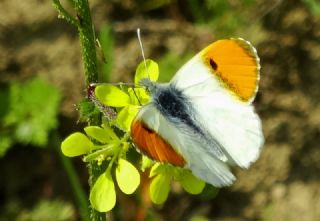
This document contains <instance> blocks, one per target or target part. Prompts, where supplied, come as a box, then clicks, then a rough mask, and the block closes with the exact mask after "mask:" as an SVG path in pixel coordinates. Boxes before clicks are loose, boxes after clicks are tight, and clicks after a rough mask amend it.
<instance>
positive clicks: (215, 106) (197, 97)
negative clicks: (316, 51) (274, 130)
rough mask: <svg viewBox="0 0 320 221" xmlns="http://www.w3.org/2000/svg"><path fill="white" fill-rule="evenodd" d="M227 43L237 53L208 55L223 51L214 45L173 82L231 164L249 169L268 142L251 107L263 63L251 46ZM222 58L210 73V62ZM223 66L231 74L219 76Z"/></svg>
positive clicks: (189, 63) (198, 56)
mask: <svg viewBox="0 0 320 221" xmlns="http://www.w3.org/2000/svg"><path fill="white" fill-rule="evenodd" d="M224 41H226V42H227V44H229V43H230V44H231V46H230V47H231V48H232V47H235V48H236V49H234V50H235V53H234V54H232V53H230V55H229V57H226V56H225V55H224V54H223V53H224V51H222V52H220V54H219V53H218V54H217V52H214V53H216V54H214V53H213V52H208V53H207V52H205V51H206V50H215V49H217V50H221V48H219V47H220V46H218V47H216V46H215V45H214V44H215V43H214V44H213V46H212V47H213V48H212V49H210V48H209V47H210V46H209V47H208V48H209V49H208V48H206V49H204V50H203V51H201V52H200V53H199V54H197V55H196V56H195V57H193V58H192V59H191V60H190V61H189V62H188V63H186V64H185V65H184V66H183V67H182V68H181V69H180V70H179V71H178V72H177V74H176V75H175V76H174V78H173V79H172V80H171V82H170V83H171V84H173V85H175V86H176V87H177V88H178V89H180V90H181V91H183V93H184V95H186V96H187V97H188V99H190V101H191V103H192V105H193V107H194V109H195V111H196V114H195V115H196V116H197V117H198V119H197V121H199V122H200V125H202V126H203V128H205V129H206V130H208V131H209V132H210V134H211V135H212V136H213V137H214V138H215V139H216V140H217V141H218V142H219V143H220V144H221V146H222V147H223V149H224V151H225V154H226V155H228V156H229V157H228V158H229V162H230V163H232V164H234V163H235V164H237V165H239V166H240V167H243V168H248V167H249V166H250V164H251V163H252V162H254V161H255V160H256V159H257V158H258V156H259V153H260V151H261V148H262V145H263V143H264V137H263V133H262V127H261V121H260V118H259V117H258V116H257V114H256V113H255V111H254V108H253V106H252V105H251V102H252V100H253V98H254V96H255V93H256V90H257V87H258V86H257V83H258V80H259V73H258V71H259V68H260V66H259V63H258V62H259V60H258V58H257V55H256V52H255V50H254V49H253V48H252V46H251V45H250V44H249V43H247V42H245V41H243V40H240V43H238V42H237V41H238V40H237V41H236V43H234V42H233V40H224ZM229 41H231V42H229ZM223 43H225V42H223ZM237 47H239V48H237ZM205 53H207V54H205ZM210 53H211V54H210ZM212 54H214V56H213V55H212ZM221 54H222V55H221ZM206 56H209V57H208V58H207V57H206ZM210 56H213V57H210ZM219 56H221V57H222V58H223V59H222V61H221V62H222V64H221V62H220V63H219V62H218V63H217V64H215V65H216V66H217V69H216V70H210V68H211V67H210V65H208V64H207V63H206V60H208V59H209V60H210V62H211V59H214V61H219V59H220V57H219ZM228 60H231V61H230V62H229V61H228ZM234 64H236V65H234ZM219 67H220V68H221V72H223V71H225V70H227V71H230V72H229V73H224V72H223V73H218V72H219V70H220V69H219ZM237 70H238V72H237ZM223 74H225V76H222V75H223ZM228 74H229V75H228ZM228 77H229V78H230V81H229V79H227V78H228ZM241 85H243V88H242V87H241ZM241 96H242V97H241ZM206 148H210V147H209V146H207V147H206Z"/></svg>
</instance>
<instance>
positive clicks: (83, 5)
mask: <svg viewBox="0 0 320 221" xmlns="http://www.w3.org/2000/svg"><path fill="white" fill-rule="evenodd" d="M52 2H53V5H54V7H55V8H56V9H57V11H58V12H59V15H60V16H61V17H62V18H64V19H65V20H67V21H68V22H70V23H71V24H73V25H75V26H76V27H77V28H78V31H79V37H80V44H81V52H82V60H83V64H84V74H85V79H86V84H87V86H88V85H89V84H90V83H94V82H98V67H97V55H96V45H95V35H94V30H93V25H92V19H91V14H90V8H89V3H88V0H69V2H70V3H71V5H72V7H73V8H74V10H75V12H76V17H77V18H74V17H72V16H71V15H70V14H69V13H68V12H67V11H66V10H65V9H64V8H63V6H62V5H61V3H60V1H59V0H52ZM93 123H94V124H95V125H99V124H100V123H101V122H93ZM104 169H105V168H104ZM88 170H89V185H90V188H92V186H93V184H94V183H95V182H96V180H97V179H98V177H99V176H100V174H101V173H102V172H104V170H103V169H102V167H101V166H99V165H97V163H95V162H93V163H89V164H88ZM90 219H91V220H92V221H105V220H106V215H105V213H100V212H98V211H96V210H94V209H93V208H90Z"/></svg>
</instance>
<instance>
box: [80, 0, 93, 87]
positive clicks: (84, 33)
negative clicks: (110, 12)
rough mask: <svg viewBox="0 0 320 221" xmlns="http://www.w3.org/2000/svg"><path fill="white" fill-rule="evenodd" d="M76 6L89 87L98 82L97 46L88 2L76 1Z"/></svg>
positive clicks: (84, 0) (83, 0) (85, 0)
mask: <svg viewBox="0 0 320 221" xmlns="http://www.w3.org/2000/svg"><path fill="white" fill-rule="evenodd" d="M74 6H75V11H76V13H77V18H78V21H79V25H78V31H79V35H80V44H81V49H82V59H83V63H84V71H85V76H86V82H87V86H89V84H90V83H95V82H98V67H97V55H96V44H95V35H94V31H93V25H92V21H91V14H90V8H89V3H88V1H87V0H74Z"/></svg>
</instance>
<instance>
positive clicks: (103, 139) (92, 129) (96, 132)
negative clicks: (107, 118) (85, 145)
mask: <svg viewBox="0 0 320 221" xmlns="http://www.w3.org/2000/svg"><path fill="white" fill-rule="evenodd" d="M84 131H85V132H86V134H87V135H88V136H89V137H91V138H93V139H95V140H97V141H99V142H100V143H104V144H105V143H109V142H110V141H112V138H111V136H110V135H109V134H108V132H107V131H106V130H105V129H103V128H101V127H98V126H88V127H85V128H84Z"/></svg>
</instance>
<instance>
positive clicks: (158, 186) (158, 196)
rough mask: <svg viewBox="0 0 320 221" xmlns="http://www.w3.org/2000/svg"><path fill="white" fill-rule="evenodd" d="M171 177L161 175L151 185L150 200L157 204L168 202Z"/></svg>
mask: <svg viewBox="0 0 320 221" xmlns="http://www.w3.org/2000/svg"><path fill="white" fill-rule="evenodd" d="M170 178H171V176H170V175H167V174H159V175H157V176H156V177H155V178H154V179H153V180H152V181H151V184H150V198H151V200H152V202H153V203H155V204H162V203H164V202H165V201H166V199H167V198H168V195H169V190H170Z"/></svg>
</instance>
